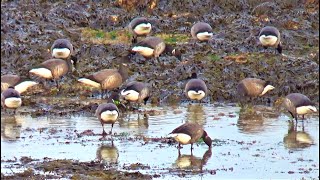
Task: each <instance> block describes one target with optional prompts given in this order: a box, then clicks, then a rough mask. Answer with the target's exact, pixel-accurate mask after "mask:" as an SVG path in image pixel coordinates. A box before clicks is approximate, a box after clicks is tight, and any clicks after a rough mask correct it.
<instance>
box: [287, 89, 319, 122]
mask: <svg viewBox="0 0 320 180" xmlns="http://www.w3.org/2000/svg"><path fill="white" fill-rule="evenodd" d="M283 105H284V107H285V108H286V109H287V110H288V111H289V113H290V114H291V116H292V118H294V119H296V122H297V121H298V115H302V120H304V115H305V114H308V113H312V112H317V108H316V107H315V105H314V103H313V102H311V100H310V99H309V98H308V97H307V96H305V95H303V94H300V93H291V94H288V95H287V96H286V97H285V99H284V101H283Z"/></svg>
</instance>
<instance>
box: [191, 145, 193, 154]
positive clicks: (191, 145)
mask: <svg viewBox="0 0 320 180" xmlns="http://www.w3.org/2000/svg"><path fill="white" fill-rule="evenodd" d="M192 150H193V143H192V144H191V155H192Z"/></svg>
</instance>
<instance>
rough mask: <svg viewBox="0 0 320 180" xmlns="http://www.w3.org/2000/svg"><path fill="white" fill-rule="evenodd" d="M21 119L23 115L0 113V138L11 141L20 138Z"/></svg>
mask: <svg viewBox="0 0 320 180" xmlns="http://www.w3.org/2000/svg"><path fill="white" fill-rule="evenodd" d="M23 121H24V119H23V116H18V115H8V116H7V115H1V140H8V141H13V140H17V139H18V138H20V133H21V125H22V123H23Z"/></svg>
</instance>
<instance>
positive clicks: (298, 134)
mask: <svg viewBox="0 0 320 180" xmlns="http://www.w3.org/2000/svg"><path fill="white" fill-rule="evenodd" d="M288 127H289V128H288V134H285V136H284V138H283V144H284V146H285V147H286V148H288V149H292V150H298V149H303V148H307V147H310V146H311V145H313V144H314V140H313V139H312V137H311V136H310V134H308V133H307V132H305V130H304V127H302V130H301V131H298V130H297V128H298V127H297V126H296V125H295V123H294V122H293V121H290V122H289V126H288Z"/></svg>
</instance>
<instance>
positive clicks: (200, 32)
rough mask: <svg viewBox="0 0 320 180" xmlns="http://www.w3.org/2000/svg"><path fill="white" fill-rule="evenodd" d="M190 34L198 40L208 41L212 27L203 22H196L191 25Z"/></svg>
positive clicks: (211, 33)
mask: <svg viewBox="0 0 320 180" xmlns="http://www.w3.org/2000/svg"><path fill="white" fill-rule="evenodd" d="M191 36H192V38H193V39H196V40H199V41H209V40H210V39H211V38H212V36H213V31H212V27H211V26H210V25H209V24H208V23H205V22H198V23H196V24H194V25H193V26H192V27H191Z"/></svg>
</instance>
